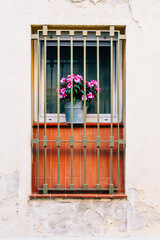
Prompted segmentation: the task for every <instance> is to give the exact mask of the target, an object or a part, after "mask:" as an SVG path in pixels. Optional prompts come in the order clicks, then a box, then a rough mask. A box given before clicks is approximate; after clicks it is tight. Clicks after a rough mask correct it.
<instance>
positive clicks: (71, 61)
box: [70, 31, 74, 189]
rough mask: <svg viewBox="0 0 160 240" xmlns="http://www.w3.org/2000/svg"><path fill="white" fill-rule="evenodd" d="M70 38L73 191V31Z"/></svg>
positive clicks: (71, 187)
mask: <svg viewBox="0 0 160 240" xmlns="http://www.w3.org/2000/svg"><path fill="white" fill-rule="evenodd" d="M70 36H71V84H72V87H71V137H70V146H71V184H70V189H74V184H73V146H74V136H73V36H74V31H70Z"/></svg>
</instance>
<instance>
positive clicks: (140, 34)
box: [0, 0, 160, 238]
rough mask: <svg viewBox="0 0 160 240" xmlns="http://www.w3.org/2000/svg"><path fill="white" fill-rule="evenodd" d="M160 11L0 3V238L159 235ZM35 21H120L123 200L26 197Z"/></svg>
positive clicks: (94, 1) (99, 2) (56, 2)
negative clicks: (122, 31) (123, 29)
mask: <svg viewBox="0 0 160 240" xmlns="http://www.w3.org/2000/svg"><path fill="white" fill-rule="evenodd" d="M159 13H160V1H159V0H141V1H140V0H0V237H2V238H5V237H57V236H59V237H70V238H71V237H72V238H73V237H84V236H85V237H97V238H99V237H109V236H111V237H115V236H116V237H127V236H131V237H147V236H148V237H160V230H159V229H160V174H159V172H160V147H159V142H160V141H159V138H160V126H159V123H160V110H159V109H160V108H159V106H160V14H159ZM34 24H35V25H43V24H48V25H73V24H74V25H89V26H91V25H102V26H105V25H125V26H126V36H127V41H126V99H127V100H126V141H127V145H126V194H127V196H128V198H127V200H118V199H117V200H93V199H92V200H74V199H67V200H63V199H59V200H44V199H41V200H29V195H30V193H31V145H30V139H31V25H34Z"/></svg>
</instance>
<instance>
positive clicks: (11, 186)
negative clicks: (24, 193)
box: [5, 171, 19, 199]
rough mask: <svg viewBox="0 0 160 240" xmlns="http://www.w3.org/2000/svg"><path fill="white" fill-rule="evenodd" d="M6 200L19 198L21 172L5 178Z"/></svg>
mask: <svg viewBox="0 0 160 240" xmlns="http://www.w3.org/2000/svg"><path fill="white" fill-rule="evenodd" d="M5 185H6V199H10V198H14V197H19V172H18V171H15V172H14V173H12V174H8V175H6V176H5Z"/></svg>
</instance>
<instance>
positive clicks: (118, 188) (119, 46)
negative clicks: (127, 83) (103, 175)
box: [117, 32, 120, 189]
mask: <svg viewBox="0 0 160 240" xmlns="http://www.w3.org/2000/svg"><path fill="white" fill-rule="evenodd" d="M119 45H120V44H119V32H118V63H117V64H118V66H117V68H118V69H117V75H118V76H117V81H118V83H117V111H118V146H117V147H118V189H119V188H120V176H119V47H120V46H119Z"/></svg>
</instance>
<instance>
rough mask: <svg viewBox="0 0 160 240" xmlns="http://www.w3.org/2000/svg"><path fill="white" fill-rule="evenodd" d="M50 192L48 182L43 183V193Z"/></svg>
mask: <svg viewBox="0 0 160 240" xmlns="http://www.w3.org/2000/svg"><path fill="white" fill-rule="evenodd" d="M47 193H48V184H43V194H47Z"/></svg>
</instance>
